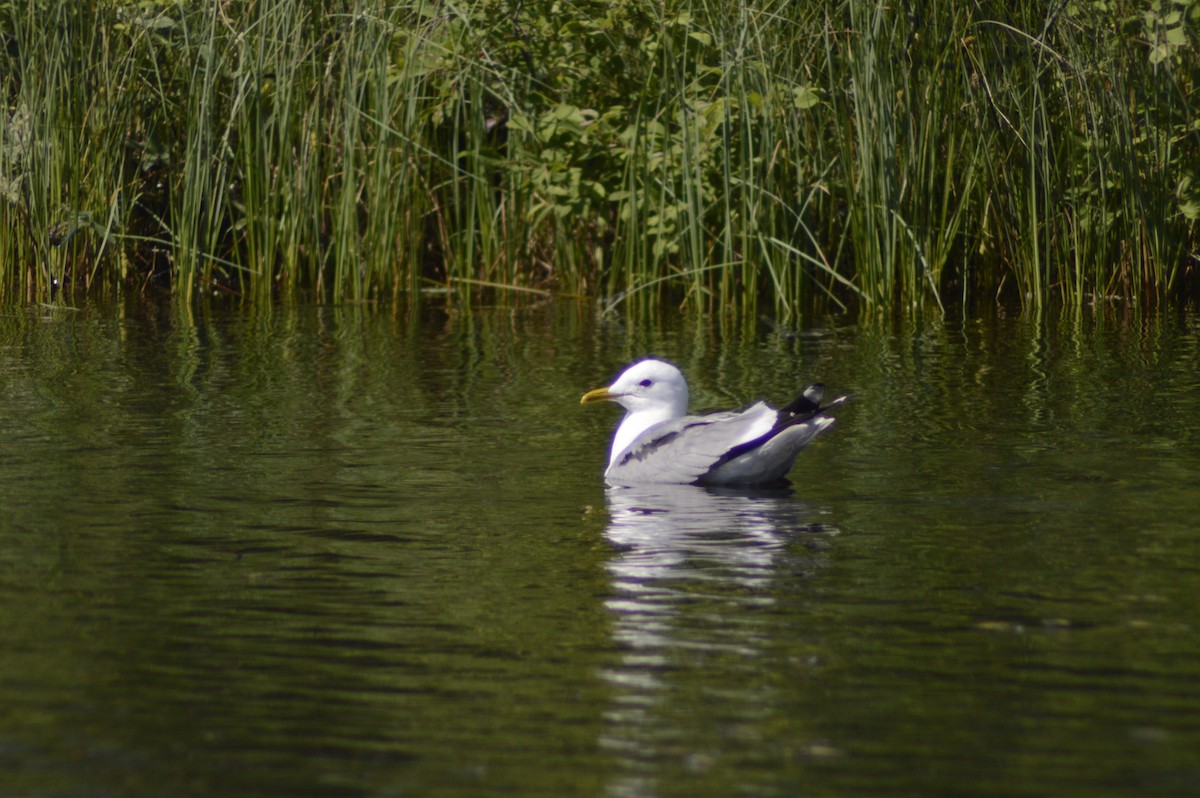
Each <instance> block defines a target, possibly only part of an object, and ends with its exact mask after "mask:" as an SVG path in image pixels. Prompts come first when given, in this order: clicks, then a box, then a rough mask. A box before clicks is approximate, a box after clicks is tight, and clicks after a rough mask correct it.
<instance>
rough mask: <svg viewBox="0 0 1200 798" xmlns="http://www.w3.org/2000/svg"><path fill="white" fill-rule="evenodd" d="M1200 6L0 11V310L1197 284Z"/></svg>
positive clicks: (172, 5) (768, 296)
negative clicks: (109, 290) (204, 299)
mask: <svg viewBox="0 0 1200 798" xmlns="http://www.w3.org/2000/svg"><path fill="white" fill-rule="evenodd" d="M1198 30H1200V0H1170V2H1167V0H1138V1H1137V2H1135V1H1134V0H1116V2H1106V3H1098V2H1097V3H1093V2H1085V0H1063V1H1061V2H1056V3H1052V4H1050V7H1049V8H1047V6H1046V4H1044V3H1032V2H1029V0H1012V1H1011V2H987V1H986V0H974V1H973V2H969V3H953V2H950V0H935V2H932V3H929V4H924V5H920V4H906V3H900V4H884V3H877V2H866V1H865V0H825V1H824V2H818V0H799V1H797V0H753V2H736V3H735V2H729V0H668V2H665V3H664V2H657V1H656V2H649V0H611V1H609V0H604V1H602V0H574V2H566V3H563V2H554V3H552V2H549V0H477V2H474V3H472V4H460V3H455V2H447V1H446V0H408V1H407V2H391V1H389V2H384V1H383V0H257V1H252V0H247V2H237V3H209V2H200V0H137V2H135V1H134V0H92V2H89V3H78V2H74V0H20V2H18V1H17V0H0V39H2V43H3V47H2V48H0V233H2V234H3V237H2V238H0V294H3V295H4V296H7V297H9V298H17V297H20V298H25V299H46V298H49V297H51V296H53V295H55V292H57V291H62V292H64V293H67V292H78V291H86V290H95V289H94V288H93V286H95V285H97V284H125V285H132V286H134V287H135V288H137V289H139V290H143V289H145V287H147V286H151V285H161V286H164V287H169V288H170V290H171V292H172V293H173V294H174V295H175V296H176V297H177V298H178V299H179V301H180V302H183V303H191V302H193V301H195V300H196V299H197V298H198V297H200V296H206V295H210V294H218V295H226V296H234V297H242V298H245V299H246V301H267V300H270V299H276V298H280V297H283V298H287V297H293V296H299V295H300V294H304V295H306V296H307V295H316V296H317V297H319V298H322V299H328V300H332V301H364V300H373V299H378V298H393V297H399V296H416V295H418V293H419V292H420V290H421V289H422V288H424V287H435V286H436V287H442V288H450V289H451V291H452V292H453V293H454V294H455V295H469V294H474V293H478V292H481V291H482V292H499V293H506V292H511V291H514V290H515V291H522V292H525V291H530V290H535V291H547V292H562V293H570V294H579V295H586V296H594V297H598V298H600V299H601V300H602V301H603V303H604V306H605V307H609V308H627V309H630V310H632V311H638V310H648V309H652V308H656V307H659V306H660V305H661V304H662V303H663V302H668V303H670V304H672V305H678V304H681V303H682V304H688V305H692V306H696V307H702V308H706V309H714V310H716V309H738V310H739V311H741V312H743V313H747V314H753V313H759V312H769V313H772V314H776V315H781V316H787V315H792V314H795V313H799V312H804V311H806V310H809V309H814V308H857V309H860V310H864V309H865V310H871V309H890V308H896V307H903V308H918V309H919V308H928V307H933V308H940V307H945V306H946V305H948V304H966V303H970V302H973V301H976V300H978V299H981V298H984V299H991V298H993V297H1000V298H1002V299H1015V300H1017V301H1020V302H1023V303H1027V304H1029V305H1031V306H1040V305H1041V304H1043V303H1046V302H1051V301H1055V302H1060V301H1061V302H1068V303H1072V304H1075V305H1080V304H1083V303H1085V302H1089V301H1095V299H1096V298H1097V297H1104V298H1108V297H1139V298H1143V297H1151V298H1171V297H1182V296H1185V295H1188V294H1190V293H1192V292H1195V291H1196V289H1197V288H1198V287H1200V276H1198V272H1200V269H1198V267H1200V224H1198V219H1200V123H1198V122H1197V121H1196V120H1197V119H1200V102H1198V97H1197V91H1198V86H1200V57H1198V56H1197V47H1200V39H1198V36H1197V32H1198Z"/></svg>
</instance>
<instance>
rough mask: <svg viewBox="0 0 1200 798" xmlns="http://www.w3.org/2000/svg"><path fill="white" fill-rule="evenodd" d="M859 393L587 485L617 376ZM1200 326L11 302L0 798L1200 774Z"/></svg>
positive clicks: (0, 593)
mask: <svg viewBox="0 0 1200 798" xmlns="http://www.w3.org/2000/svg"><path fill="white" fill-rule="evenodd" d="M651 352H652V353H655V354H658V355H661V356H665V357H668V358H671V359H673V360H675V361H676V362H678V363H679V364H680V365H681V366H682V367H683V368H684V370H685V372H686V373H687V374H688V376H689V377H690V379H691V382H692V394H693V404H694V405H696V406H698V407H701V408H704V407H721V406H731V405H738V404H743V403H746V402H748V401H750V400H752V399H755V398H759V397H760V396H762V397H766V398H770V399H773V400H775V401H783V400H786V399H789V398H791V396H792V394H793V393H794V392H795V391H796V390H797V389H798V388H799V387H801V386H802V385H803V384H805V382H806V381H812V380H818V379H819V380H823V381H824V382H826V383H827V384H828V385H829V391H830V392H831V393H832V392H841V391H853V392H854V394H855V397H854V400H853V402H852V403H851V404H850V405H849V406H848V407H846V408H845V409H844V410H843V412H841V414H840V421H839V424H838V425H837V426H836V427H834V429H833V430H831V431H830V432H829V433H827V434H826V435H825V436H823V437H822V438H821V440H820V441H818V442H817V443H816V444H815V445H814V446H813V447H812V448H811V449H810V450H808V451H807V452H805V453H804V454H803V455H802V457H801V460H800V461H799V464H798V466H797V469H796V470H795V471H794V472H793V481H794V485H793V488H792V490H791V491H783V492H770V493H745V492H741V493H739V492H724V493H721V492H713V491H705V490H701V489H696V488H647V489H641V490H623V491H606V490H605V489H604V487H603V486H602V483H601V480H600V477H599V474H600V472H601V470H602V468H603V465H604V461H605V459H606V446H607V441H608V436H609V434H610V431H611V428H612V426H613V424H614V423H615V421H616V415H617V413H616V410H615V408H610V407H607V406H600V407H597V406H587V407H580V406H579V404H578V399H579V396H580V395H582V393H583V392H584V391H585V390H588V389H591V388H595V387H598V386H599V385H601V384H603V383H604V382H605V381H607V380H608V379H609V378H610V377H611V376H612V375H613V374H614V373H616V371H618V370H619V368H620V367H621V366H622V365H623V364H624V363H626V362H627V361H629V360H631V359H633V358H635V357H637V356H640V355H643V354H646V353H651ZM1197 364H1200V318H1197V317H1196V316H1195V315H1192V314H1177V315H1169V314H1164V315H1150V316H1141V315H1138V314H1136V313H1132V312H1125V311H1122V310H1120V309H1106V310H1105V311H1104V312H1101V313H1091V312H1089V313H1086V314H1085V316H1084V318H1083V319H1070V318H1057V317H1056V318H1052V319H1049V320H1038V319H1031V318H1027V317H1006V316H1004V315H1002V314H1001V315H998V316H997V317H996V318H990V319H987V320H986V321H982V322H940V321H929V322H925V323H920V324H912V325H900V326H895V327H893V326H890V325H885V324H878V325H871V324H866V325H861V326H856V325H853V324H851V323H849V322H846V321H844V320H836V319H835V320H831V321H818V322H814V323H813V324H810V325H808V326H806V327H805V328H804V329H801V330H799V331H798V332H797V333H796V334H794V335H780V334H778V333H777V332H772V331H770V330H769V329H767V328H765V327H764V328H753V327H752V328H750V329H743V328H742V327H739V326H737V325H733V326H728V325H722V324H720V323H717V322H715V321H709V322H703V323H696V322H689V321H686V320H682V319H675V320H671V321H664V322H661V323H660V324H659V325H648V326H643V327H639V326H637V325H625V324H621V323H618V322H612V321H602V320H599V319H596V318H595V317H594V316H593V315H592V314H591V313H590V312H589V311H588V310H587V309H586V308H580V307H577V306H575V305H572V304H565V303H564V304H544V305H537V306H532V307H519V308H496V309H492V308H485V309H480V310H477V311H475V312H471V313H465V312H461V311H458V312H446V311H443V310H439V309H437V308H432V307H431V308H428V309H425V310H422V311H409V310H405V309H400V310H391V309H370V308H363V307H342V308H327V307H326V308H300V309H296V310H291V309H275V310H274V311H272V312H270V313H267V314H262V315H251V314H238V313H228V314H225V313H219V312H215V311H214V312H212V313H210V314H208V315H201V316H199V317H197V318H194V319H186V318H181V317H179V316H176V315H174V314H172V313H170V312H168V311H164V310H162V309H155V308H151V307H139V306H136V305H134V304H130V305H127V306H121V307H91V306H89V307H85V308H83V309H81V310H80V311H76V312H72V311H66V310H47V309H33V310H23V309H10V310H9V311H7V312H6V314H4V315H3V317H0V419H2V423H0V630H2V631H0V635H2V640H3V645H2V647H0V697H2V701H0V795H3V796H38V797H40V796H83V795H86V796H161V795H172V796H200V795H215V794H221V795H239V796H258V795H263V796H266V795H272V796H276V795H277V796H305V795H312V796H489V795H521V796H563V795H570V796H606V797H611V798H626V797H629V798H634V797H637V796H662V798H667V797H668V796H699V797H700V798H704V797H705V796H714V797H715V796H735V795H753V796H776V795H777V796H793V795H812V796H849V795H871V796H875V795H889V796H897V795H922V796H927V795H985V796H986V795H997V796H1000V795H1003V796H1045V795H1054V796H1173V795H1180V796H1183V795H1194V794H1196V792H1197V790H1198V789H1200V631H1198V629H1197V625H1198V624H1200V612H1198V608H1200V565H1198V563H1200V542H1198V536H1197V528H1198V527H1200V524H1198V523H1197V521H1196V518H1197V517H1198V514H1200V492H1198V491H1197V487H1196V485H1197V478H1198V477H1200V425H1198V424H1197V420H1198V419H1200V373H1198V371H1197Z"/></svg>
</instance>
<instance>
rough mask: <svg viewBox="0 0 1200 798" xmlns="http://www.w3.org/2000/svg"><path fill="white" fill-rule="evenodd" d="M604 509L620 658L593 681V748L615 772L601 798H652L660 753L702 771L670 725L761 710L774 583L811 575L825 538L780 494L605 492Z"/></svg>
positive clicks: (773, 621) (775, 617)
mask: <svg viewBox="0 0 1200 798" xmlns="http://www.w3.org/2000/svg"><path fill="white" fill-rule="evenodd" d="M606 499H607V505H608V512H609V523H608V528H607V530H606V532H605V536H606V538H607V539H608V540H609V542H610V543H612V544H613V546H614V548H615V550H616V553H615V554H614V556H613V558H612V560H611V561H610V562H609V563H608V571H609V573H610V574H611V576H612V593H611V597H610V598H609V599H608V601H607V602H606V606H607V607H608V609H609V611H610V612H611V613H612V618H613V635H614V641H615V642H616V644H617V648H618V650H619V652H620V655H619V658H618V660H617V661H616V662H615V663H614V665H613V666H612V667H611V668H609V669H608V670H607V671H606V672H605V673H604V674H603V675H604V677H605V678H606V679H607V680H608V682H609V683H610V685H612V686H613V688H614V696H613V701H612V707H611V710H610V711H609V713H608V717H607V720H608V724H607V729H606V734H605V736H604V739H603V741H602V742H603V744H604V746H605V748H607V749H608V750H610V751H612V752H614V753H616V754H617V755H618V756H619V757H620V758H621V759H622V761H623V762H624V764H625V765H626V767H623V768H622V771H623V772H622V775H621V776H620V777H619V778H618V779H617V780H616V781H615V782H614V783H613V784H611V785H610V790H609V792H610V794H612V795H619V796H641V795H654V794H655V792H656V790H655V789H654V785H653V781H654V778H653V776H652V774H653V772H654V771H655V770H656V769H657V768H656V767H655V765H654V763H655V762H657V761H658V760H659V759H660V758H661V757H662V756H664V755H667V754H666V752H675V753H680V752H685V751H686V752H690V753H687V754H686V756H693V755H699V756H701V760H699V761H703V752H699V753H697V752H695V751H694V750H692V746H691V745H689V744H688V742H687V741H688V740H689V739H690V738H691V733H690V730H689V729H688V728H686V727H683V726H680V725H679V724H678V718H679V717H680V716H687V717H689V718H690V719H691V720H692V721H693V722H695V721H700V720H701V719H702V718H703V716H704V715H705V714H707V713H710V712H711V713H714V714H715V713H718V712H719V713H721V714H722V715H723V716H724V717H725V718H726V719H729V716H730V713H733V714H734V715H736V714H737V713H741V712H748V711H751V710H750V708H751V707H755V706H758V707H761V706H762V699H763V696H762V695H761V693H756V692H755V691H757V690H759V689H760V688H761V687H762V685H763V684H764V683H769V681H770V680H769V678H768V677H767V675H766V674H764V671H765V670H768V669H769V668H770V663H765V662H763V652H764V649H766V648H769V642H770V640H771V635H772V634H773V633H774V632H776V631H777V626H778V623H779V617H780V614H779V613H778V612H774V611H773V607H774V605H775V604H776V602H777V600H778V599H777V593H778V592H779V589H780V582H781V581H794V580H795V579H800V578H803V574H804V572H806V571H807V570H810V569H811V568H813V567H818V566H819V564H820V562H821V561H822V558H823V556H824V555H822V554H821V552H822V551H823V550H824V548H825V547H826V546H827V545H828V544H827V543H826V541H827V540H828V536H829V535H831V534H833V533H836V530H835V529H834V528H833V527H831V526H830V525H828V524H821V523H814V521H813V517H814V515H815V513H814V511H813V510H812V508H810V507H809V506H807V505H805V504H804V503H803V502H801V501H799V500H798V499H797V498H796V497H795V496H794V495H792V492H791V490H790V489H781V490H772V491H762V490H757V491H754V492H746V491H733V490H728V489H724V490H722V489H714V488H701V487H695V486H690V485H645V486H636V487H610V488H608V492H607V496H606ZM814 550H816V551H815V552H814ZM756 685H757V686H756ZM692 691H699V693H698V694H697V695H690V693H691V692H692ZM743 693H745V694H743ZM750 693H755V694H754V695H750ZM698 703H699V704H700V706H697V704H698ZM718 706H723V707H724V709H718V708H717V707H718ZM747 720H748V721H749V722H750V725H753V721H751V720H750V719H749V718H747Z"/></svg>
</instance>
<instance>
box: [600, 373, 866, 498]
mask: <svg viewBox="0 0 1200 798" xmlns="http://www.w3.org/2000/svg"><path fill="white" fill-rule="evenodd" d="M824 394H825V386H824V385H821V384H819V383H818V384H815V385H810V386H808V387H807V388H805V389H804V392H803V393H801V394H800V396H798V397H796V399H795V400H794V401H792V402H791V404H788V405H786V406H784V407H783V408H782V409H780V410H776V409H775V408H773V407H771V406H770V405H768V404H766V403H765V402H755V403H754V404H752V405H750V406H749V407H747V408H746V409H744V410H730V411H723V412H717V413H708V414H705V415H698V416H690V415H688V414H687V410H688V387H687V380H685V379H684V377H683V374H682V373H681V372H680V371H679V369H677V368H676V367H675V366H673V365H671V364H670V363H667V362H665V361H662V360H653V359H650V360H641V361H638V362H637V363H634V364H633V365H632V366H630V367H629V368H627V369H625V371H623V372H622V373H621V375H620V376H619V377H617V379H616V380H615V381H614V382H613V384H612V385H609V386H608V387H607V388H597V389H596V390H594V391H589V392H588V393H585V394H584V395H583V398H582V399H580V400H579V402H580V404H589V403H591V402H600V401H605V400H607V401H612V402H616V403H617V404H619V405H621V406H622V407H624V408H625V410H626V413H625V418H623V419H622V420H621V423H620V424H619V425H618V426H617V431H616V433H615V434H614V435H613V442H612V451H611V452H610V453H609V458H608V468H607V469H606V470H605V472H604V478H605V479H606V480H607V481H608V482H609V483H611V484H615V485H635V484H642V483H655V482H657V483H676V484H695V485H728V486H738V487H750V486H756V485H770V484H777V483H779V482H781V481H783V480H784V478H785V477H786V476H787V473H788V471H790V470H791V468H792V463H794V462H795V461H796V456H797V455H798V454H800V450H801V449H803V448H804V447H805V446H807V445H808V444H809V443H810V442H811V441H812V440H813V438H815V437H817V435H819V434H820V433H821V432H822V431H824V430H825V429H827V428H828V427H829V426H830V425H832V424H833V418H831V417H830V416H827V415H825V414H826V413H828V412H829V411H830V410H832V409H833V408H835V407H837V406H838V405H840V404H842V402H844V401H846V399H847V397H845V396H839V397H838V398H837V399H834V400H833V401H832V402H830V403H829V404H828V405H826V406H824V407H822V406H821V398H822V397H823V396H824Z"/></svg>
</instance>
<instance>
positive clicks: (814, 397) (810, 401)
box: [779, 382, 850, 423]
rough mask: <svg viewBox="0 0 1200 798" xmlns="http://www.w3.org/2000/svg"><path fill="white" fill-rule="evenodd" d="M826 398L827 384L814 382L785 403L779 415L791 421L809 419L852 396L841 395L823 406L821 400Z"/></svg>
mask: <svg viewBox="0 0 1200 798" xmlns="http://www.w3.org/2000/svg"><path fill="white" fill-rule="evenodd" d="M823 398H825V384H824V383H821V382H817V383H813V384H812V385H810V386H808V387H807V388H805V389H804V392H803V393H801V394H800V395H799V396H797V397H796V398H795V399H794V400H792V402H791V404H788V405H785V406H784V407H783V408H782V409H781V410H780V411H779V417H780V418H781V419H786V420H787V421H788V422H790V423H794V422H796V421H807V420H808V419H810V418H812V417H813V416H815V415H818V414H820V413H824V412H826V411H828V410H831V409H833V408H835V407H837V406H838V405H840V404H842V403H843V402H845V401H846V400H847V399H849V398H850V396H849V394H847V395H845V396H839V397H837V398H836V399H834V400H833V401H832V402H830V403H829V404H827V405H825V406H824V407H822V406H821V400H822V399H823Z"/></svg>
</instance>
